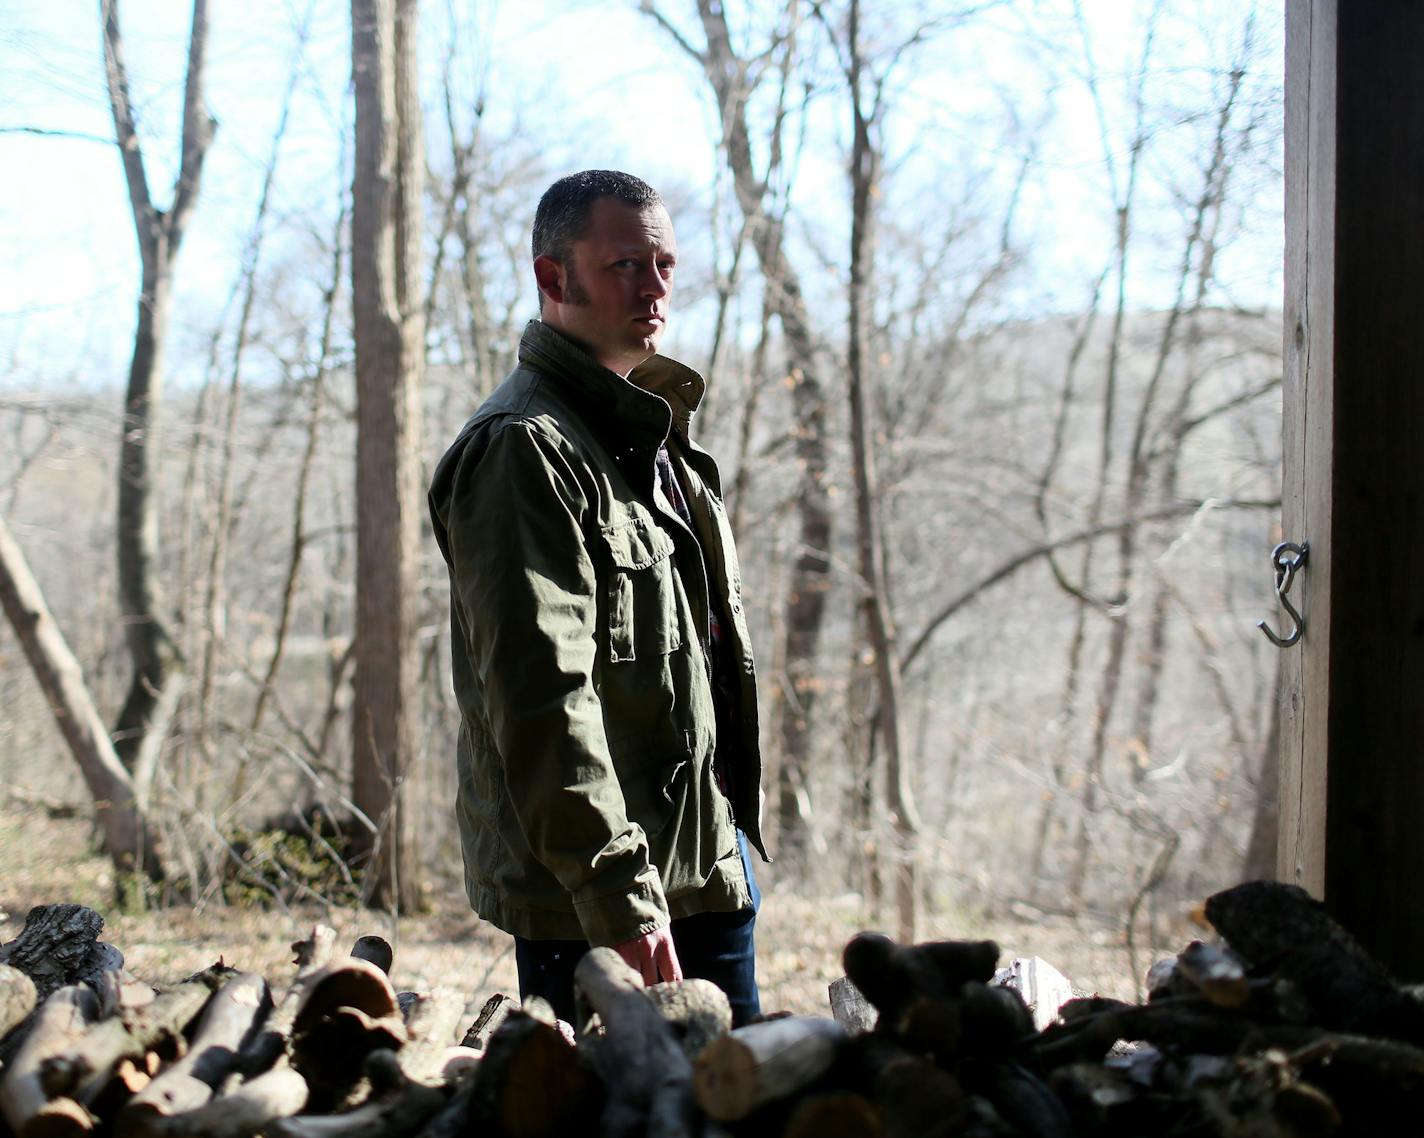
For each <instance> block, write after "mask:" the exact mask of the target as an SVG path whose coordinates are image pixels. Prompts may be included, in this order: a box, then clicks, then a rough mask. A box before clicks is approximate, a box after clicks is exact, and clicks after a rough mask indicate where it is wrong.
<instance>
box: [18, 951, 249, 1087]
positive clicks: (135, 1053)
mask: <svg viewBox="0 0 1424 1138" xmlns="http://www.w3.org/2000/svg"><path fill="white" fill-rule="evenodd" d="M227 974H228V970H226V969H222V970H220V971H219V970H217V969H213V970H210V971H209V972H208V973H205V974H201V975H200V976H199V977H198V978H196V979H193V980H188V981H185V982H184V983H182V984H179V985H177V986H176V987H174V988H171V989H169V990H168V991H167V992H164V993H162V994H161V995H159V996H158V997H157V998H156V999H155V1000H154V1001H153V1002H152V1003H150V1004H148V1005H147V1006H144V1007H138V1008H131V1009H122V1010H121V1011H120V1012H119V1014H118V1015H115V1016H110V1017H109V1018H108V1019H105V1020H103V1021H102V1022H100V1023H98V1024H96V1025H95V1026H94V1027H93V1028H92V1029H91V1030H90V1031H89V1032H87V1033H86V1034H85V1036H84V1038H83V1039H80V1040H79V1041H77V1042H76V1043H75V1044H74V1045H73V1046H71V1047H69V1048H68V1049H67V1050H65V1051H64V1052H63V1053H61V1054H58V1055H53V1056H51V1057H50V1058H49V1059H46V1060H45V1062H44V1064H43V1066H42V1069H41V1071H40V1075H41V1079H42V1080H43V1083H44V1089H45V1092H46V1093H47V1094H50V1095H72V1096H73V1097H74V1098H76V1099H78V1100H79V1101H80V1102H86V1103H87V1102H89V1101H91V1100H92V1099H93V1098H94V1096H95V1095H97V1094H98V1093H99V1091H100V1090H101V1089H102V1088H103V1086H104V1084H105V1083H106V1082H107V1081H108V1079H109V1077H110V1075H111V1074H112V1072H113V1071H114V1069H115V1068H116V1067H117V1066H118V1064H119V1063H120V1062H121V1061H122V1060H125V1059H129V1060H137V1059H141V1058H143V1056H144V1054H145V1053H146V1052H148V1051H152V1050H156V1049H164V1050H166V1051H167V1053H168V1054H169V1056H170V1057H171V1058H177V1057H178V1055H180V1054H181V1053H182V1050H183V1049H184V1047H185V1046H186V1044H185V1043H184V1039H183V1032H184V1030H185V1029H186V1028H187V1026H188V1024H189V1023H190V1022H191V1021H192V1020H193V1018H194V1017H195V1016H197V1015H198V1013H199V1012H200V1011H202V1009H203V1005H204V1004H206V1003H207V1002H208V998H209V997H210V996H211V995H212V992H213V989H215V988H217V987H219V986H220V985H221V984H222V982H223V980H224V979H225V978H226V975H227Z"/></svg>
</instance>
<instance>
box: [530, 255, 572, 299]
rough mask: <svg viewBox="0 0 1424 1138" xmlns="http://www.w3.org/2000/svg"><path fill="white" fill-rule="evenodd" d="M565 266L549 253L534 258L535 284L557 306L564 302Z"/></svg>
mask: <svg viewBox="0 0 1424 1138" xmlns="http://www.w3.org/2000/svg"><path fill="white" fill-rule="evenodd" d="M565 279H566V278H565V273H564V266H563V265H561V264H560V263H559V262H558V261H556V260H554V258H553V257H550V256H549V255H548V254H547V253H546V254H543V255H541V256H538V257H535V258H534V282H535V283H536V284H537V285H538V286H539V291H540V292H541V293H543V294H544V295H545V296H546V297H548V298H549V299H550V300H552V301H553V302H554V303H555V304H563V302H564V282H565Z"/></svg>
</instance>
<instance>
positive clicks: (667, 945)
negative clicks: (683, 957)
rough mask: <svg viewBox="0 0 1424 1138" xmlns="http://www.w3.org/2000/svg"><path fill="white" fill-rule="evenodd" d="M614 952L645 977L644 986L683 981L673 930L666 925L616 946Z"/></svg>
mask: <svg viewBox="0 0 1424 1138" xmlns="http://www.w3.org/2000/svg"><path fill="white" fill-rule="evenodd" d="M613 950H614V951H615V952H617V953H618V955H619V956H621V957H622V958H623V959H624V960H626V961H627V962H628V966H629V967H630V968H632V969H633V971H634V972H637V973H638V974H639V975H640V976H642V977H643V983H644V984H656V983H657V982H658V981H659V980H681V979H682V965H681V964H679V963H678V962H677V949H676V948H675V947H674V946H673V943H672V929H670V928H668V926H667V925H664V926H663V927H662V928H660V929H654V930H653V931H652V932H650V933H645V934H644V935H643V936H639V937H634V938H633V939H632V940H625V941H623V943H622V944H615V945H614V946H613Z"/></svg>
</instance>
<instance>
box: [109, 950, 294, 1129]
mask: <svg viewBox="0 0 1424 1138" xmlns="http://www.w3.org/2000/svg"><path fill="white" fill-rule="evenodd" d="M270 1007H271V997H270V996H269V994H268V992H267V983H266V981H265V980H263V979H262V977H261V976H258V975H256V974H254V973H250V972H241V973H238V974H237V975H235V976H233V977H232V978H231V979H229V980H228V981H227V982H226V983H225V984H224V985H223V986H222V987H221V988H220V989H219V990H218V991H217V992H215V993H214V994H213V995H212V997H211V998H210V999H209V1000H208V1003H207V1006H206V1007H205V1008H204V1009H203V1014H202V1015H201V1017H199V1020H198V1023H197V1026H196V1028H195V1029H194V1033H193V1043H192V1047H191V1048H190V1049H189V1051H188V1053H187V1054H186V1055H184V1056H183V1058H181V1059H180V1060H178V1062H176V1063H174V1064H173V1065H172V1066H170V1067H169V1068H167V1070H165V1071H164V1072H163V1073H162V1074H160V1075H159V1076H158V1077H157V1078H156V1079H154V1080H153V1082H151V1083H149V1084H148V1086H146V1087H144V1089H143V1090H141V1091H140V1092H139V1093H138V1094H136V1095H134V1097H133V1098H132V1099H130V1100H129V1104H128V1106H126V1107H124V1109H123V1110H122V1111H120V1112H119V1117H118V1119H117V1125H116V1133H117V1134H118V1136H119V1138H143V1136H145V1135H149V1134H153V1133H156V1132H157V1129H158V1125H157V1122H158V1120H159V1119H161V1118H168V1117H171V1116H173V1115H176V1114H183V1113H185V1112H187V1111H190V1110H196V1109H197V1108H198V1107H200V1106H203V1105H204V1104H206V1103H207V1102H209V1101H210V1100H211V1099H212V1097H213V1093H214V1091H215V1090H216V1089H217V1088H218V1086H219V1085H220V1084H221V1083H222V1081H223V1079H224V1078H225V1077H226V1076H227V1075H228V1074H229V1073H230V1072H231V1071H233V1070H234V1069H235V1068H236V1067H237V1062H238V1056H239V1054H240V1052H241V1048H242V1043H243V1041H244V1039H245V1038H246V1037H247V1036H248V1034H249V1033H250V1032H251V1030H252V1028H253V1025H254V1024H255V1023H256V1021H257V1019H258V1017H259V1016H261V1015H265V1014H266V1012H267V1010H268V1009H269V1008H270Z"/></svg>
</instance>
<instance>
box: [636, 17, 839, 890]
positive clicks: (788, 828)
mask: <svg viewBox="0 0 1424 1138" xmlns="http://www.w3.org/2000/svg"><path fill="white" fill-rule="evenodd" d="M697 13H698V16H699V18H700V20H701V23H702V30H703V33H704V35H705V36H706V39H707V46H706V49H705V50H704V51H702V52H696V51H692V54H693V55H694V57H695V58H696V59H697V62H698V64H699V65H700V66H701V67H702V69H703V71H704V73H705V74H706V76H707V81H708V83H710V84H711V86H712V90H713V93H714V94H715V95H716V96H717V107H718V110H719V113H720V115H721V121H722V152H723V156H724V158H725V160H726V163H727V168H728V169H729V170H730V171H731V174H732V183H733V186H734V189H735V191H736V195H737V203H738V205H739V206H740V208H741V212H742V216H743V218H744V219H745V221H746V228H747V234H748V236H749V237H750V238H751V242H752V248H753V249H754V250H755V252H756V255H757V261H758V263H759V264H760V266H761V271H762V277H763V278H764V280H765V287H766V290H767V296H768V299H769V303H770V304H771V306H772V308H773V309H774V311H775V312H776V315H777V316H778V318H779V319H780V321H781V328H782V332H783V333H784V335H785V337H786V346H787V356H788V360H787V373H788V376H789V379H790V381H791V383H792V402H793V407H794V414H795V423H794V425H793V434H794V437H795V445H796V457H797V460H798V465H799V468H800V479H799V483H798V486H797V490H796V495H795V509H796V513H797V517H798V519H799V522H798V527H797V547H798V552H797V555H796V560H795V565H794V568H793V570H792V575H791V583H790V587H789V588H788V590H787V597H786V629H785V641H784V652H783V659H784V664H783V673H784V677H785V678H784V681H783V684H782V691H781V696H780V698H779V699H778V701H777V703H776V706H775V710H774V712H773V716H774V724H775V725H774V731H775V733H776V738H777V740H778V743H779V745H780V750H781V763H780V767H779V770H780V779H779V785H778V787H777V790H776V809H777V814H778V819H777V833H778V835H779V839H778V841H779V853H780V856H781V858H782V860H783V862H784V863H785V864H788V865H790V866H792V867H803V866H804V865H805V860H806V845H807V841H808V834H807V824H806V818H805V815H804V812H803V809H802V800H803V796H804V795H805V794H806V792H807V791H806V788H807V787H808V786H809V776H810V770H811V723H812V713H813V710H814V705H815V702H816V697H817V688H818V657H819V652H820V643H821V626H822V624H823V622H824V618H825V610H826V591H827V589H828V588H829V586H830V547H831V500H830V494H829V492H828V490H827V482H826V466H827V461H828V459H827V452H826V421H825V420H826V395H825V389H824V383H823V381H822V378H821V373H820V365H819V361H818V359H817V352H816V347H815V342H814V340H813V338H812V334H811V323H810V317H809V314H808V312H807V310H806V303H805V300H804V299H803V297H802V294H801V283H800V280H799V278H798V277H797V275H796V271H795V269H794V268H792V266H791V263H790V261H789V260H788V259H787V257H786V253H785V250H784V248H783V244H782V224H781V219H780V218H779V217H777V216H775V215H774V214H773V213H771V212H770V210H769V209H768V208H767V200H766V199H767V180H766V179H765V178H760V177H758V176H757V173H756V168H755V165H754V162H753V158H752V149H751V136H750V132H749V129H748V124H747V111H746V104H747V99H748V98H749V96H750V95H751V87H750V84H749V82H748V79H747V70H748V64H747V61H746V60H744V59H742V58H740V57H739V56H738V55H737V54H736V51H735V49H734V48H733V47H732V41H731V36H730V33H729V31H728V28H727V18H726V13H725V10H724V9H723V7H722V5H720V4H717V3H715V2H714V0H697ZM654 15H656V13H654ZM683 46H684V47H688V45H687V44H686V43H683ZM689 50H691V49H690V48H689ZM772 150H773V153H774V154H775V153H776V152H778V151H779V147H778V146H773V148H772Z"/></svg>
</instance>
